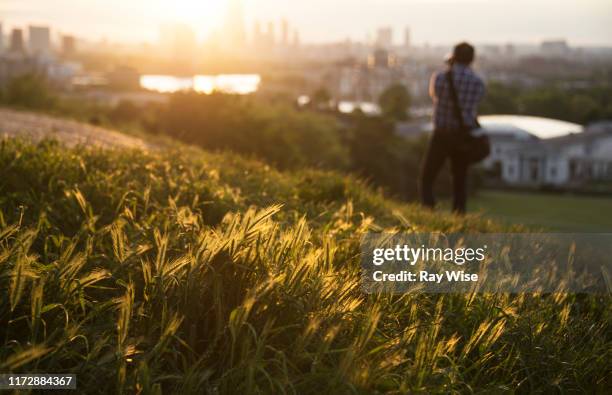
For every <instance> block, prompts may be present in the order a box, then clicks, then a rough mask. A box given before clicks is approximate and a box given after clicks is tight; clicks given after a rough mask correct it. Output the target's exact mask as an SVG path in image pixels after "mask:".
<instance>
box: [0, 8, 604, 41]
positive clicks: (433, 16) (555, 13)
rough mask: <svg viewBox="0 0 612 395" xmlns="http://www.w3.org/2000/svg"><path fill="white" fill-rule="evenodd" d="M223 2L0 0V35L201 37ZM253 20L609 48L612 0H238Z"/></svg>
mask: <svg viewBox="0 0 612 395" xmlns="http://www.w3.org/2000/svg"><path fill="white" fill-rule="evenodd" d="M227 1H228V0H169V1H168V0H0V21H2V22H3V24H4V26H5V29H4V30H5V33H6V31H7V29H8V28H10V27H12V26H13V25H26V24H30V23H37V24H49V25H51V26H52V27H53V28H54V29H55V30H56V31H63V32H71V33H75V34H77V35H79V36H83V37H88V38H94V39H97V38H102V37H105V38H108V39H110V40H117V41H118V40H126V41H133V42H135V41H155V40H156V39H157V37H158V33H159V26H160V25H161V24H163V23H167V22H176V21H178V22H184V23H188V24H190V25H192V27H193V28H194V29H195V30H196V31H197V33H198V35H199V36H200V37H203V36H205V35H206V34H207V33H209V32H210V31H211V30H212V29H214V28H215V27H218V26H219V25H220V23H221V21H222V20H223V16H224V9H225V7H226V4H227ZM244 3H245V13H246V18H247V23H248V26H247V27H248V32H251V31H252V27H251V26H252V21H253V20H254V19H261V20H263V21H267V20H271V19H274V20H278V19H280V18H281V17H285V18H287V19H288V20H289V21H290V23H292V25H293V26H294V27H297V28H298V29H299V31H300V33H301V36H302V40H303V41H307V42H322V41H332V40H336V41H337V40H342V39H345V38H348V37H350V38H352V39H355V40H364V39H365V37H366V34H368V33H370V34H371V35H373V34H374V32H375V30H376V28H377V27H379V26H383V25H389V26H392V27H393V28H395V39H396V41H399V40H401V39H402V37H403V29H404V27H405V26H410V28H411V30H412V36H413V41H414V42H415V43H417V44H419V43H424V42H429V43H432V44H436V43H449V42H453V41H457V40H460V39H467V40H472V41H475V42H485V43H486V42H508V41H513V42H526V43H527V42H532V43H533V42H538V41H540V40H542V39H550V38H567V39H568V40H569V41H570V43H571V44H595V45H601V44H604V45H611V46H612V0H244Z"/></svg>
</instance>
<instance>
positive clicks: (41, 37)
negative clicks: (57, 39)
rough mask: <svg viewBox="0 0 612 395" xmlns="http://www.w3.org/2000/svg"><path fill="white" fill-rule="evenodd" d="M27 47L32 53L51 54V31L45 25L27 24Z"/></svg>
mask: <svg viewBox="0 0 612 395" xmlns="http://www.w3.org/2000/svg"><path fill="white" fill-rule="evenodd" d="M28 30H29V35H28V41H29V44H28V48H29V50H30V53H32V54H34V55H50V54H51V31H50V30H49V28H48V27H46V26H29V28H28Z"/></svg>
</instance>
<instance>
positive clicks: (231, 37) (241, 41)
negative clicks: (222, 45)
mask: <svg viewBox="0 0 612 395" xmlns="http://www.w3.org/2000/svg"><path fill="white" fill-rule="evenodd" d="M244 23H245V22H244V9H243V7H242V0H230V1H229V4H228V9H227V15H226V18H225V26H224V29H223V39H224V41H225V42H226V43H227V44H228V45H230V46H231V47H233V48H242V47H244V45H245V44H246V30H245V27H244Z"/></svg>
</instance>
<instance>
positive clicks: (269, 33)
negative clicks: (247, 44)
mask: <svg viewBox="0 0 612 395" xmlns="http://www.w3.org/2000/svg"><path fill="white" fill-rule="evenodd" d="M266 36H267V38H268V43H269V44H270V45H274V44H276V32H275V29H274V22H272V21H270V22H268V31H267V32H266Z"/></svg>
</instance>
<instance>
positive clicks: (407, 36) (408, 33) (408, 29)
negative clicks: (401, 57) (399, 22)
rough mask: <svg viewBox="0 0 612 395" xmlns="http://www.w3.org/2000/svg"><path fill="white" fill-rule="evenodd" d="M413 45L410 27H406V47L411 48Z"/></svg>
mask: <svg viewBox="0 0 612 395" xmlns="http://www.w3.org/2000/svg"><path fill="white" fill-rule="evenodd" d="M411 46H412V35H411V34H410V28H409V27H406V29H404V47H405V48H410V47H411Z"/></svg>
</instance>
